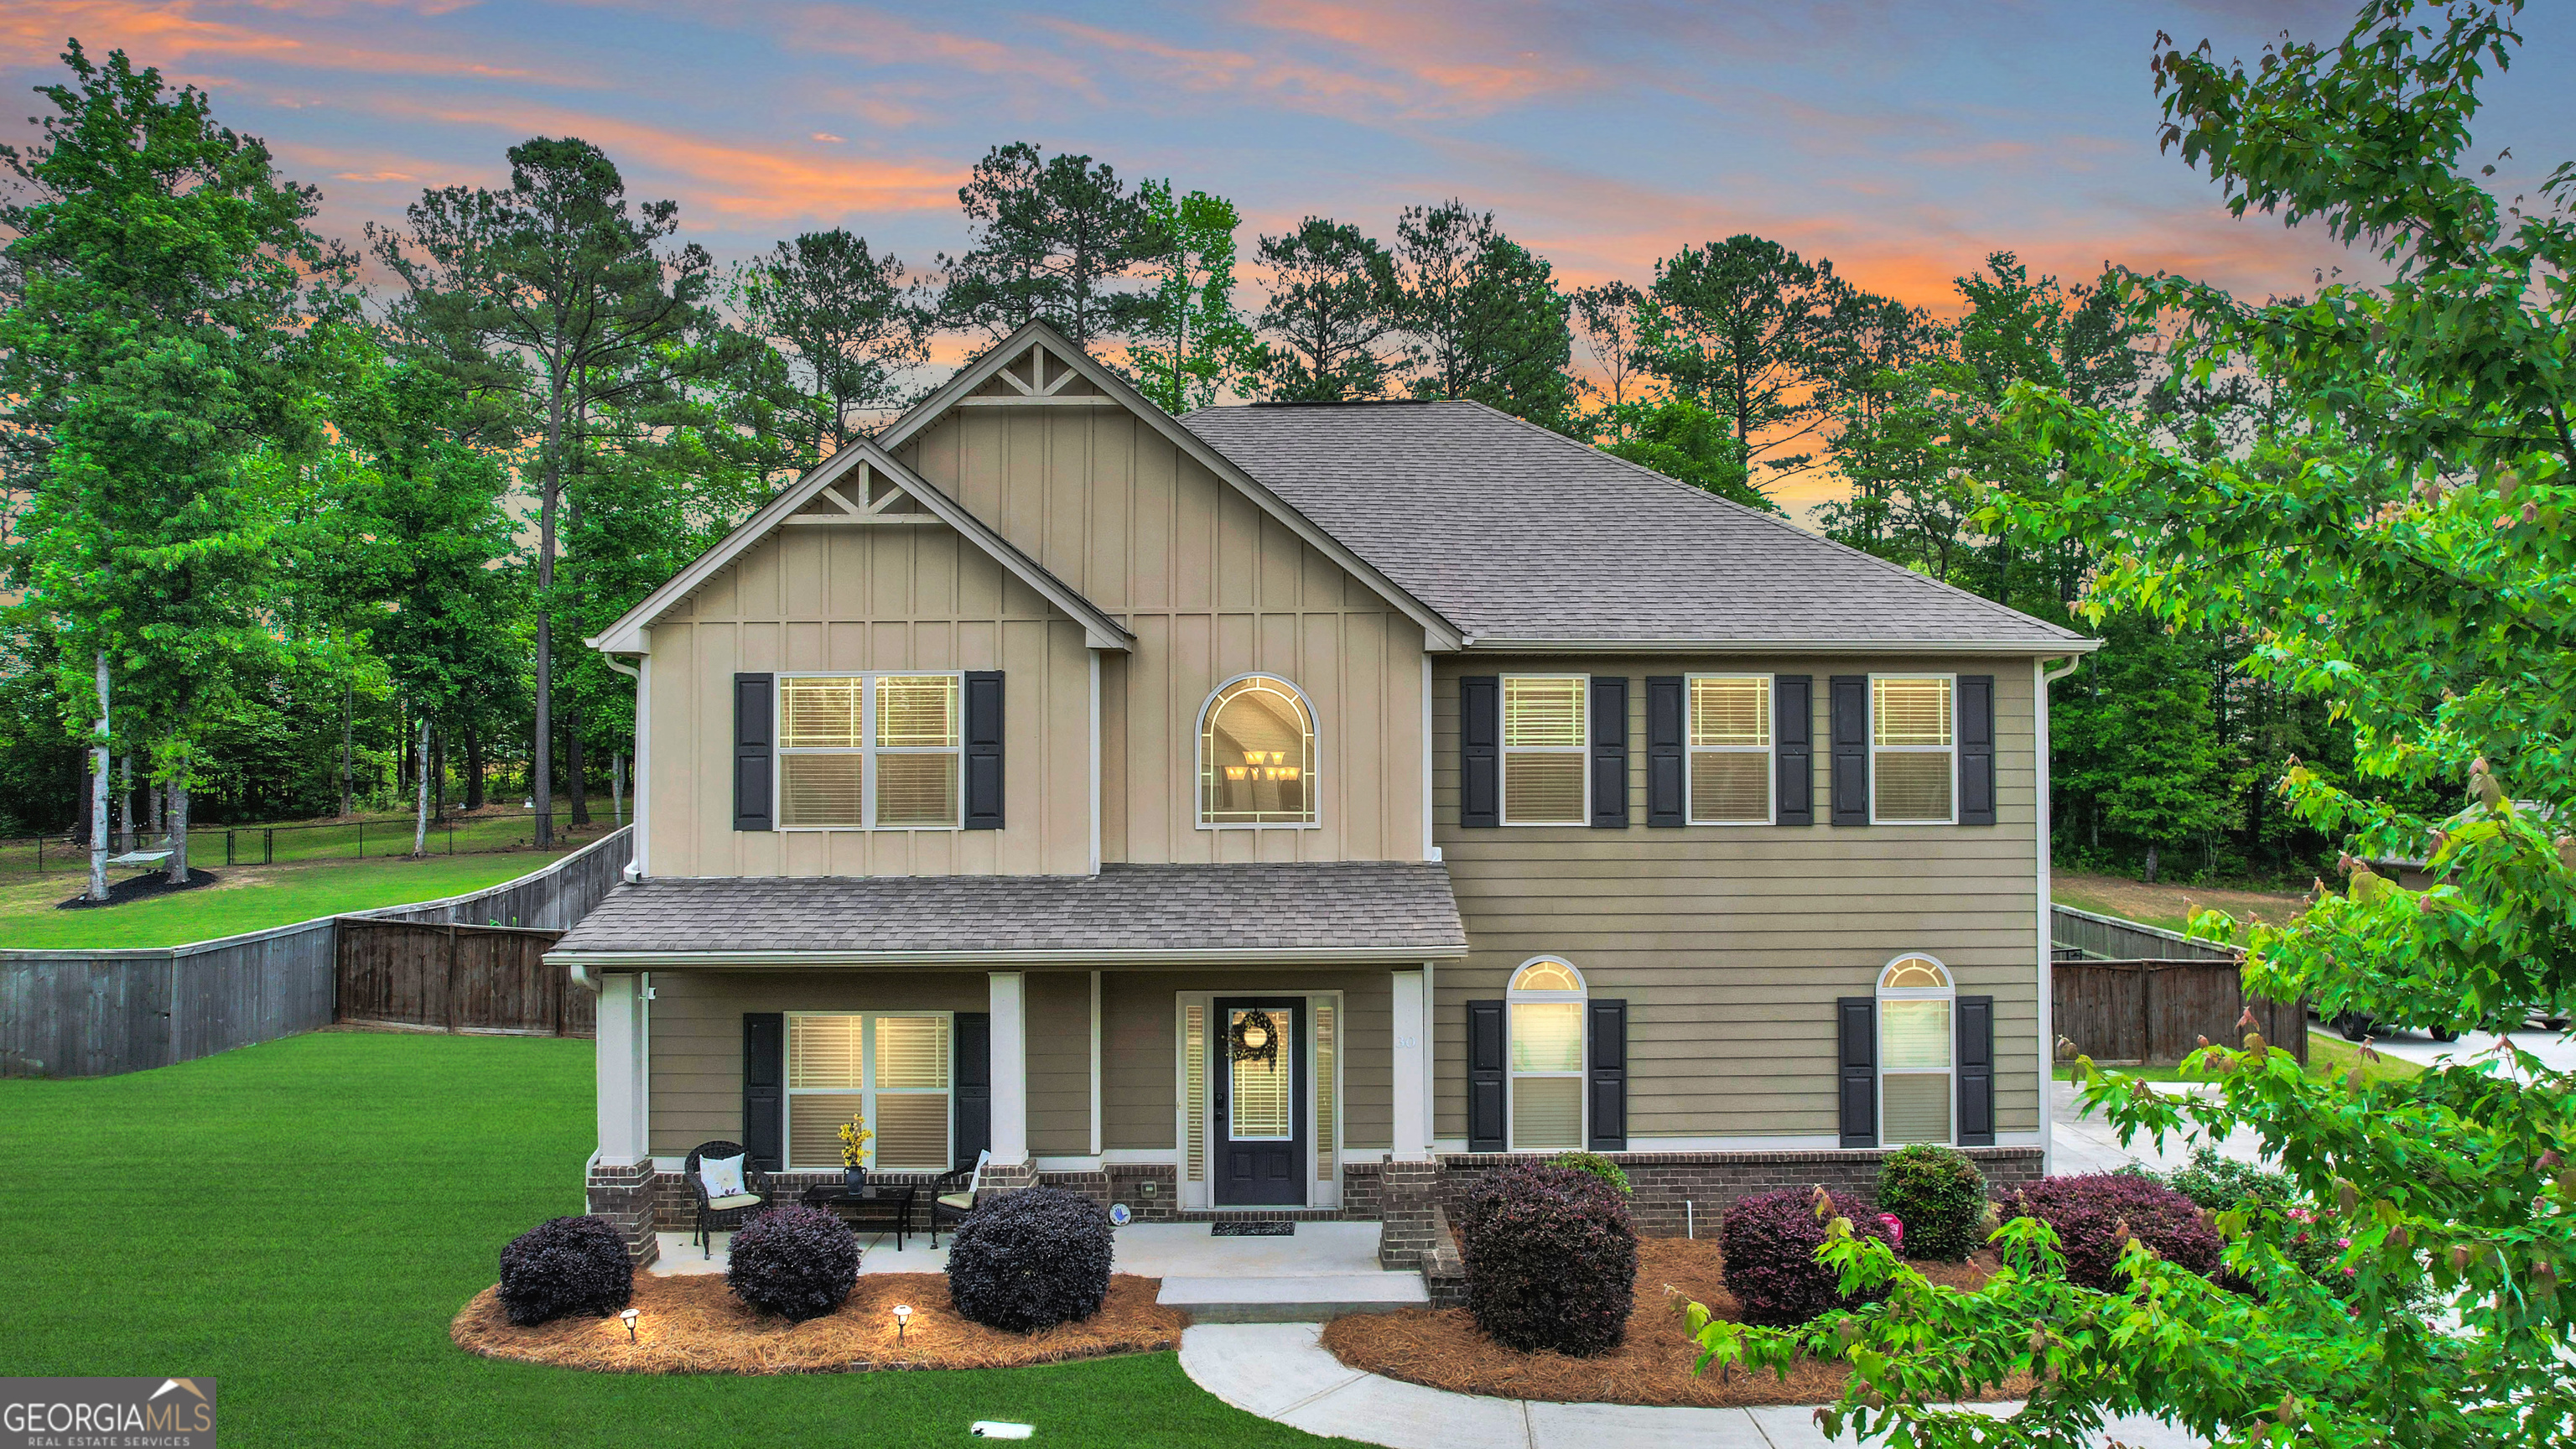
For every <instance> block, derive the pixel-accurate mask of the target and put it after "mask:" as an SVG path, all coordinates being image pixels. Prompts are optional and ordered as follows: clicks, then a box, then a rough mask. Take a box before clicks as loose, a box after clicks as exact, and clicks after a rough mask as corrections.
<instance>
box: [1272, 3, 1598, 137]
mask: <svg viewBox="0 0 2576 1449" xmlns="http://www.w3.org/2000/svg"><path fill="white" fill-rule="evenodd" d="M1237 14H1238V18H1240V19H1241V20H1243V21H1244V22H1246V23H1248V24H1252V25H1258V26H1262V27H1264V28H1266V29H1271V30H1277V31H1283V32H1286V33H1289V34H1292V35H1303V36H1307V37H1309V38H1312V39H1316V40H1322V41H1328V42H1330V43H1332V44H1334V45H1337V46H1340V47H1342V48H1343V49H1345V50H1347V51H1350V52H1352V53H1354V54H1355V55H1357V56H1358V57H1361V58H1362V59H1363V60H1364V61H1365V62H1366V63H1368V64H1370V65H1372V66H1376V67H1380V68H1387V69H1393V70H1397V71H1401V72H1402V73H1404V74H1406V75H1408V76H1411V77H1412V78H1413V79H1414V80H1416V81H1418V82H1420V83H1422V84H1423V85H1426V86H1428V87H1430V88H1431V89H1432V90H1433V91H1435V92H1436V93H1438V94H1439V95H1440V96H1442V97H1443V98H1444V99H1445V100H1446V102H1447V103H1448V105H1449V106H1451V107H1455V108H1464V109H1474V110H1479V111H1483V110H1491V109H1493V108H1495V107H1497V106H1501V105H1504V104H1507V103H1509V102H1513V101H1521V100H1526V99H1528V98H1530V97H1532V96H1536V95H1541V94H1544V93H1547V92H1550V91H1566V90H1580V89H1584V88H1587V87H1589V86H1591V85H1592V84H1594V83H1595V79H1596V77H1595V75H1594V72H1593V71H1592V70H1591V68H1590V67H1588V66H1586V65H1584V64H1582V63H1581V62H1579V61H1578V60H1576V59H1575V58H1574V57H1573V56H1572V55H1571V54H1569V53H1566V52H1564V51H1563V50H1556V51H1551V52H1542V51H1541V50H1539V49H1536V48H1521V49H1514V50H1512V51H1510V53H1509V54H1507V55H1496V54H1478V53H1477V51H1478V49H1479V47H1478V45H1477V44H1476V42H1477V41H1478V40H1479V39H1480V38H1482V37H1489V36H1490V37H1505V38H1509V39H1513V40H1519V39H1524V38H1527V37H1528V31H1529V26H1528V25H1527V24H1526V23H1523V24H1513V23H1509V22H1504V23H1497V22H1496V21H1495V19H1494V18H1493V16H1492V15H1491V14H1490V13H1488V12H1486V11H1484V10H1481V9H1472V8H1471V9H1458V8H1453V7H1451V6H1449V5H1446V4H1439V3H1433V4H1428V5H1422V6H1417V7H1414V8H1412V9H1410V10H1408V9H1406V8H1405V7H1402V6H1398V5H1351V4H1342V3H1337V0H1258V3H1255V4H1251V5H1248V6H1244V7H1242V8H1241V9H1239V10H1238V12H1237Z"/></svg>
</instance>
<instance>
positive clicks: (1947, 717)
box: [1869, 674, 1959, 825]
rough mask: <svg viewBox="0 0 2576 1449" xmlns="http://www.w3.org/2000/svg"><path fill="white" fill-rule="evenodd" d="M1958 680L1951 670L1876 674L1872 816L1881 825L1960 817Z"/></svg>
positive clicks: (1933, 822)
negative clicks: (1954, 715)
mask: <svg viewBox="0 0 2576 1449" xmlns="http://www.w3.org/2000/svg"><path fill="white" fill-rule="evenodd" d="M1952 684H1953V681H1952V679H1951V677H1950V676H1949V675H1946V674H1875V675H1872V676H1870V681H1869V728H1870V736H1869V740H1870V750H1869V753H1870V760H1869V775H1870V793H1871V797H1872V798H1871V801H1870V818H1871V819H1872V820H1875V821H1876V822H1878V823H1879V824H1881V825H1947V824H1950V823H1951V822H1952V821H1955V820H1957V819H1958V818H1959V810H1958V775H1959V772H1958V768H1957V766H1958V755H1957V746H1958V736H1957V725H1956V721H1955V720H1954V719H1953V718H1952V710H1951V693H1952Z"/></svg>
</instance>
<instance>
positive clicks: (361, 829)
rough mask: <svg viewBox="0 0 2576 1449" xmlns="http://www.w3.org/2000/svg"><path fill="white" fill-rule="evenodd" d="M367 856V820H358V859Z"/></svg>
mask: <svg viewBox="0 0 2576 1449" xmlns="http://www.w3.org/2000/svg"><path fill="white" fill-rule="evenodd" d="M366 858H367V822H365V821H364V820H361V821H359V822H358V859H360V860H364V859H366Z"/></svg>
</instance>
